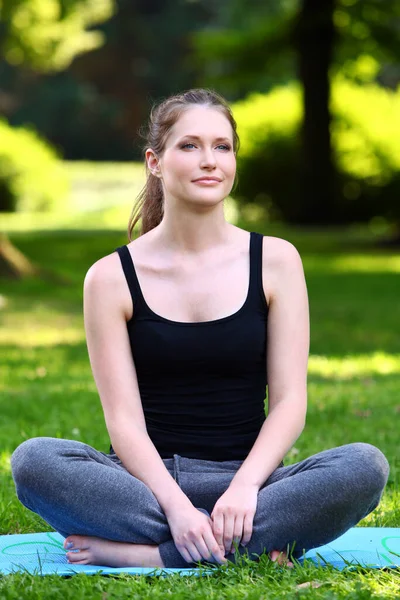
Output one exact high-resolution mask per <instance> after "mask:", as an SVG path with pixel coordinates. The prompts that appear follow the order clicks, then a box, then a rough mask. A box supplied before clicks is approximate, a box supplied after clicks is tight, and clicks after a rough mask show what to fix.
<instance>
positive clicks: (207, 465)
mask: <svg viewBox="0 0 400 600" xmlns="http://www.w3.org/2000/svg"><path fill="white" fill-rule="evenodd" d="M163 462H164V464H165V466H166V468H167V469H168V471H169V472H170V473H171V475H172V476H173V477H174V479H175V481H176V482H177V483H178V485H179V486H180V488H181V489H182V491H183V492H184V493H185V494H186V495H187V496H188V498H189V500H190V501H191V502H192V503H193V505H194V506H195V507H197V508H198V509H199V510H202V511H203V512H207V513H208V514H211V512H212V510H213V507H214V504H215V503H216V501H217V500H218V498H219V497H220V496H221V495H222V494H223V493H224V492H225V490H226V489H227V488H228V486H229V484H230V482H231V480H232V478H233V476H234V474H235V473H236V471H237V470H238V468H239V467H240V465H241V464H242V462H243V461H241V460H229V461H223V462H217V461H210V460H200V459H193V458H185V457H183V456H179V455H177V454H175V455H174V457H173V458H167V459H164V460H163ZM11 465H12V473H13V477H14V481H15V485H16V489H17V494H18V498H19V499H20V501H21V502H22V503H23V504H24V505H25V506H26V507H27V508H29V509H30V510H32V511H34V512H35V513H37V514H39V515H40V516H41V517H42V518H43V519H45V520H46V521H47V522H48V523H49V524H50V525H51V526H52V527H53V528H54V529H56V530H57V531H58V532H59V533H61V535H63V536H64V537H66V536H67V535H71V534H80V535H89V536H97V537H101V538H105V539H109V540H115V541H120V542H130V543H133V544H154V545H158V546H159V552H160V556H161V559H162V561H163V563H164V565H165V567H189V566H190V565H192V566H193V564H194V563H187V562H186V561H185V559H184V558H183V557H182V556H181V554H180V553H179V551H178V550H177V548H176V546H175V544H174V541H173V538H172V536H171V532H170V529H169V526H168V521H167V518H166V516H165V514H164V512H163V510H162V509H161V507H160V505H159V503H158V501H157V499H156V497H155V496H154V494H153V492H152V491H151V490H150V489H149V488H148V487H147V486H146V485H145V484H144V483H143V482H142V481H140V480H139V479H137V478H136V477H134V476H133V475H131V474H130V473H129V472H128V471H127V470H126V469H125V468H124V467H123V465H122V463H121V461H120V460H119V459H118V457H117V456H116V455H115V454H113V455H109V454H105V453H103V452H98V451H97V450H95V449H94V448H91V447H90V446H88V445H86V444H83V443H81V442H77V441H70V440H62V439H56V438H33V439H30V440H27V441H26V442H24V443H23V444H21V445H20V446H19V447H18V448H17V449H16V450H15V452H14V454H13V455H12V460H11ZM388 473H389V466H388V462H387V460H386V458H385V456H384V455H383V454H382V452H381V451H380V450H378V449H377V448H375V447H374V446H371V445H370V444H364V443H355V444H348V445H345V446H339V447H337V448H333V449H331V450H325V451H324V452H320V453H319V454H316V455H314V456H311V457H309V458H307V459H305V460H303V461H301V462H299V463H297V464H294V465H290V466H287V467H285V466H282V467H278V468H277V469H275V471H274V472H273V473H272V474H271V476H270V477H269V478H268V479H267V481H266V482H265V483H264V485H263V486H262V487H261V488H260V490H259V493H258V502H257V510H256V513H255V516H254V521H253V533H252V537H251V540H250V542H249V543H248V545H247V546H246V548H243V547H242V546H239V552H240V554H243V553H247V552H248V553H249V557H250V558H251V559H253V560H256V561H257V560H258V557H259V555H260V554H262V553H263V552H264V551H265V552H270V551H271V550H273V549H275V550H286V549H287V545H289V546H290V547H292V546H293V544H294V552H293V554H292V555H293V556H294V557H299V556H301V555H302V553H303V550H309V549H311V548H315V547H317V546H320V545H323V544H326V543H328V542H330V541H332V540H333V539H335V538H337V537H338V536H340V535H341V534H343V533H344V532H345V531H347V529H349V528H350V527H352V526H353V525H355V524H356V523H358V521H360V520H361V519H362V518H363V517H365V516H366V515H367V514H368V513H370V512H371V511H372V510H373V509H374V508H376V506H377V505H378V503H379V500H380V498H381V495H382V491H383V489H384V487H385V484H386V481H387V478H388ZM226 558H227V559H228V560H230V561H232V562H235V557H234V555H233V554H228V555H227V556H226Z"/></svg>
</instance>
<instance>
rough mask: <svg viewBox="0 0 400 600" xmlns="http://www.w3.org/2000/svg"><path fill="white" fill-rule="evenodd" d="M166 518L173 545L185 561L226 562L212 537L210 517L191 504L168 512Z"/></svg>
mask: <svg viewBox="0 0 400 600" xmlns="http://www.w3.org/2000/svg"><path fill="white" fill-rule="evenodd" d="M167 520H168V524H169V528H170V530H171V534H172V537H173V539H174V542H175V546H176V547H177V549H178V550H179V552H180V553H181V555H182V557H183V558H184V559H185V560H186V562H188V563H190V562H196V561H199V560H203V559H205V560H208V561H209V562H217V563H226V562H228V561H227V559H226V558H225V557H224V553H223V551H222V549H221V548H220V547H219V545H218V543H217V541H216V539H215V537H214V534H213V530H212V521H211V519H210V518H209V517H208V516H207V515H205V514H204V513H202V512H201V511H199V510H198V509H197V508H195V507H194V506H193V505H191V506H190V505H189V507H188V508H185V509H184V510H182V509H180V510H179V511H178V510H176V511H173V512H172V513H169V514H168V515H167Z"/></svg>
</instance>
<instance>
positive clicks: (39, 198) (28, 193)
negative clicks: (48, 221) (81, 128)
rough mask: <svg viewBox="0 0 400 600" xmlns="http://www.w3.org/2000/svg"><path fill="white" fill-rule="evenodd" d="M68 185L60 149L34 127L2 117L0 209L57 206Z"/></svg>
mask: <svg viewBox="0 0 400 600" xmlns="http://www.w3.org/2000/svg"><path fill="white" fill-rule="evenodd" d="M68 188H69V185H68V177H67V173H66V171H65V170H64V168H63V164H62V162H61V161H60V160H59V157H58V155H57V153H56V151H55V150H54V149H53V148H52V147H51V146H50V145H49V144H48V143H47V142H45V141H44V140H43V139H41V138H40V137H39V136H38V135H37V133H35V132H34V131H32V130H29V129H24V128H22V127H19V128H13V127H10V126H9V125H8V123H7V122H6V121H5V120H3V119H2V120H0V211H47V210H56V209H57V207H59V206H60V203H61V201H62V200H63V198H64V197H65V195H66V193H67V191H68Z"/></svg>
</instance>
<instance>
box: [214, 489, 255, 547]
mask: <svg viewBox="0 0 400 600" xmlns="http://www.w3.org/2000/svg"><path fill="white" fill-rule="evenodd" d="M258 491H259V489H258V487H257V486H251V485H249V486H247V485H240V484H231V485H230V486H229V488H228V489H227V490H226V492H225V493H224V494H222V496H221V497H220V498H219V499H218V501H217V502H216V503H215V506H214V508H213V511H212V513H211V519H212V522H213V533H214V535H215V539H216V540H217V542H218V545H219V546H221V547H222V548H224V549H225V553H229V552H230V553H233V552H234V551H235V548H234V546H233V541H235V542H237V544H240V543H241V544H242V545H243V546H245V545H246V544H247V543H248V542H249V541H250V539H251V534H252V531H253V519H254V515H255V513H256V509H257V496H258Z"/></svg>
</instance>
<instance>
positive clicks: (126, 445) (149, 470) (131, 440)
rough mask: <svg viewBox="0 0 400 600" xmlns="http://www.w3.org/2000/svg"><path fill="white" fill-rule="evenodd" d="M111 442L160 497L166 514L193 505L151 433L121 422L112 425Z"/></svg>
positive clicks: (128, 466) (132, 469)
mask: <svg viewBox="0 0 400 600" xmlns="http://www.w3.org/2000/svg"><path fill="white" fill-rule="evenodd" d="M108 429H109V433H110V438H111V443H112V446H113V448H114V451H115V452H116V454H117V455H118V456H119V458H120V459H121V461H122V462H123V464H124V467H125V468H126V469H127V470H128V471H129V473H131V474H132V475H134V476H135V477H137V479H140V481H143V483H145V484H146V485H147V487H148V488H150V489H151V491H152V492H153V494H154V495H155V497H156V498H157V500H158V502H159V504H160V506H161V508H162V509H163V511H164V513H165V514H166V515H167V516H168V514H170V513H171V512H172V510H174V511H175V510H180V508H183V507H185V506H187V505H190V504H191V502H190V500H189V498H188V497H187V496H186V495H185V494H184V493H183V492H182V490H181V488H180V487H179V485H178V484H177V483H176V481H175V479H174V478H173V477H172V476H171V475H170V473H169V471H168V469H167V468H166V467H165V465H164V463H163V461H162V458H161V457H160V455H159V453H158V451H157V449H156V447H155V446H154V444H153V442H152V441H151V439H150V437H149V435H148V433H147V432H146V431H145V430H143V429H141V428H139V427H135V426H132V425H131V424H129V425H128V426H127V425H126V423H125V424H123V423H122V422H121V421H119V422H118V423H114V424H113V426H112V425H111V426H109V427H108Z"/></svg>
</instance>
